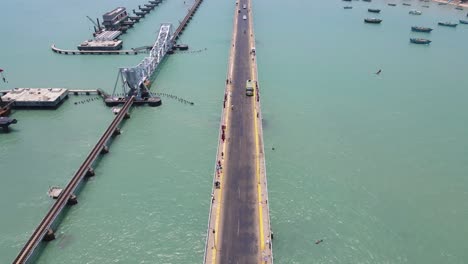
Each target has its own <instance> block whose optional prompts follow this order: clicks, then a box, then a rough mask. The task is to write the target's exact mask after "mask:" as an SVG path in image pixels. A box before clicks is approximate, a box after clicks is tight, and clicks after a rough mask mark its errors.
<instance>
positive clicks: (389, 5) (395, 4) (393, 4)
mask: <svg viewBox="0 0 468 264" xmlns="http://www.w3.org/2000/svg"><path fill="white" fill-rule="evenodd" d="M388 5H389V6H396V4H392V3H390V4H388Z"/></svg>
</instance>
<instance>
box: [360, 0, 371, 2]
mask: <svg viewBox="0 0 468 264" xmlns="http://www.w3.org/2000/svg"><path fill="white" fill-rule="evenodd" d="M362 1H363V2H371V1H372V0H362Z"/></svg>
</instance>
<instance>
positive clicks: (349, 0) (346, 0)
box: [343, 0, 351, 2]
mask: <svg viewBox="0 0 468 264" xmlns="http://www.w3.org/2000/svg"><path fill="white" fill-rule="evenodd" d="M343 1H345V2H351V0H343Z"/></svg>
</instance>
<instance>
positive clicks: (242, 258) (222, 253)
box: [204, 0, 273, 264]
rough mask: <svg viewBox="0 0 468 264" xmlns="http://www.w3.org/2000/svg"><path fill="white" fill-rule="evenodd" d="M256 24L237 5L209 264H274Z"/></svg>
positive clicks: (241, 1)
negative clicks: (248, 89) (248, 87)
mask: <svg viewBox="0 0 468 264" xmlns="http://www.w3.org/2000/svg"><path fill="white" fill-rule="evenodd" d="M244 6H245V8H244ZM252 19H253V16H252V9H251V1H250V0H238V2H237V3H236V8H235V15H234V30H233V37H232V45H231V54H230V58H229V67H228V74H227V79H226V92H225V95H224V102H223V115H222V120H221V127H220V137H219V145H218V154H217V161H216V168H215V177H214V184H213V186H214V187H213V192H212V203H211V208H210V217H209V224H208V235H207V242H206V249H205V257H204V263H210V264H215V263H222V264H230V263H272V262H273V257H272V242H271V240H272V238H273V235H272V233H271V229H270V220H269V209H268V196H267V183H266V170H265V159H264V151H263V132H262V124H261V108H260V98H259V96H260V93H259V85H258V78H257V64H256V50H255V48H254V46H255V45H254V43H255V36H254V32H253V21H252ZM248 80H251V81H250V82H249V83H252V84H254V85H253V89H254V91H253V94H252V96H248V95H247V94H246V84H247V81H248Z"/></svg>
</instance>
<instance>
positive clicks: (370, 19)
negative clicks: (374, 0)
mask: <svg viewBox="0 0 468 264" xmlns="http://www.w3.org/2000/svg"><path fill="white" fill-rule="evenodd" d="M364 22H365V23H370V24H380V22H382V19H378V18H365V19H364Z"/></svg>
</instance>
